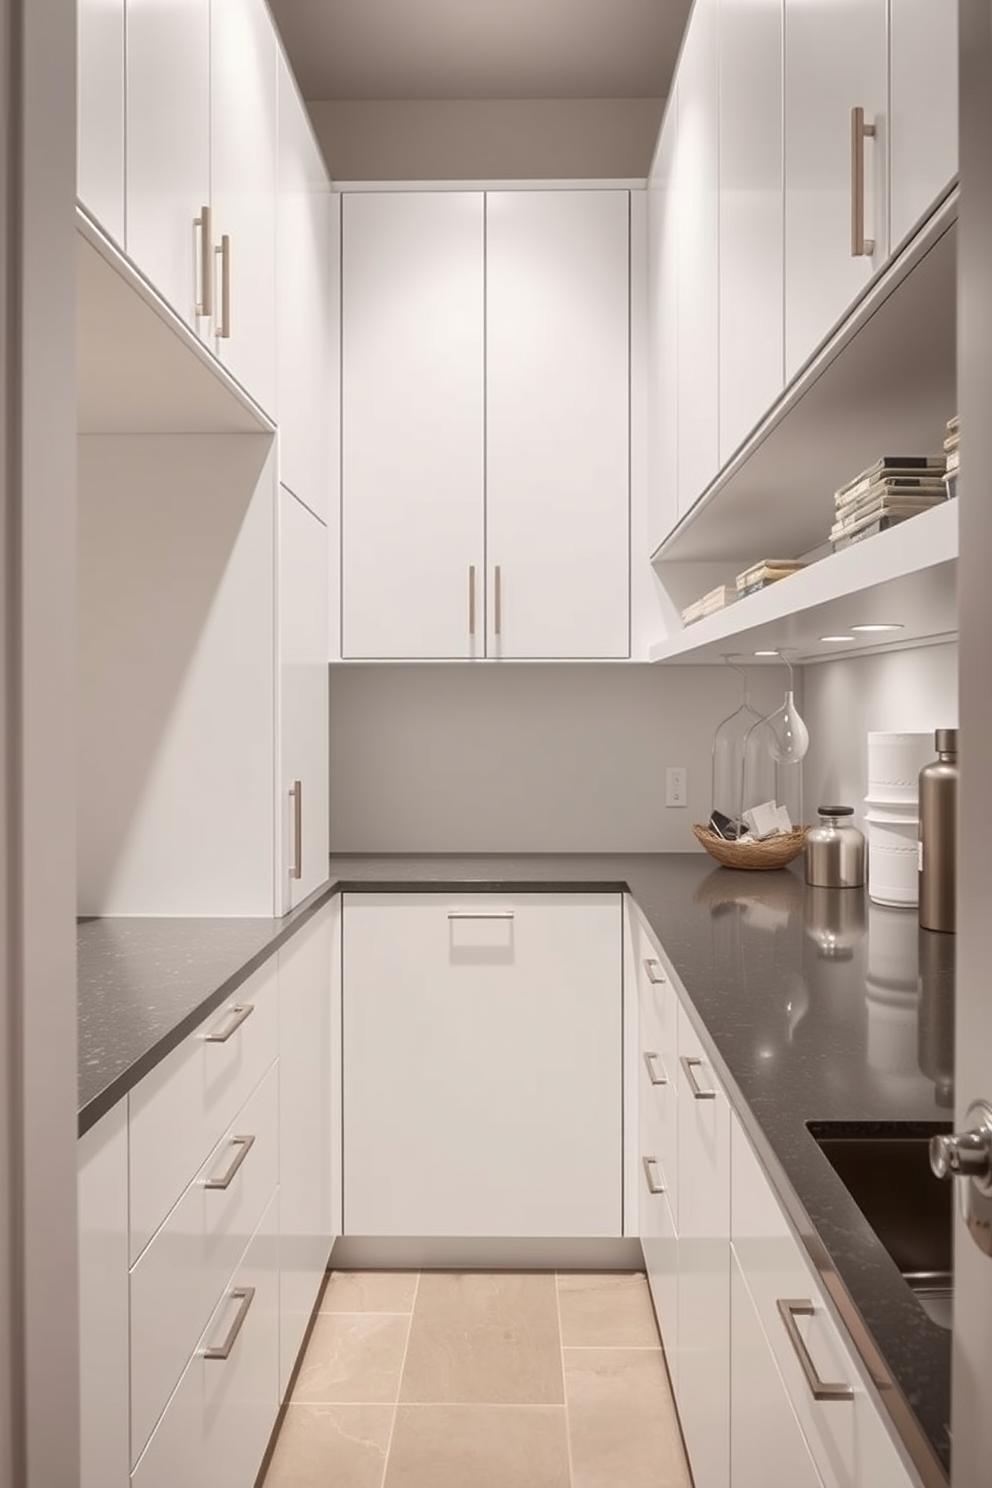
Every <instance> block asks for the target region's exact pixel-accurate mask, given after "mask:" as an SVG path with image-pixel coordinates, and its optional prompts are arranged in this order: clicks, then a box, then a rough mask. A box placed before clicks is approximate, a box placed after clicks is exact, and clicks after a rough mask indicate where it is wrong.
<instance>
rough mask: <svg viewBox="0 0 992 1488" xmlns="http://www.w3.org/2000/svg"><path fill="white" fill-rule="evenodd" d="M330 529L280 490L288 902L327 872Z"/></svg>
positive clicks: (282, 804) (283, 841)
mask: <svg viewBox="0 0 992 1488" xmlns="http://www.w3.org/2000/svg"><path fill="white" fill-rule="evenodd" d="M327 560H328V542H327V528H326V527H325V526H324V524H323V522H319V521H318V520H317V518H316V517H315V516H314V515H313V513H312V512H310V511H308V510H307V508H306V507H305V506H304V505H303V504H302V503H301V502H299V501H297V499H296V497H295V496H293V495H291V494H290V493H289V491H286V490H284V489H283V488H282V487H280V490H279V681H280V702H279V709H280V721H279V729H280V741H281V758H282V766H281V770H280V777H281V781H282V789H281V791H280V793H279V825H280V846H281V852H280V857H281V862H282V872H281V890H280V893H281V901H282V909H283V910H284V911H285V910H289V909H292V908H293V906H294V905H296V904H299V903H300V902H301V900H303V899H305V898H306V897H307V895H308V894H310V893H312V892H313V890H314V889H316V888H319V887H320V885H321V884H322V883H324V882H325V881H326V879H327V871H328V869H327V855H328V851H329V840H328V839H329V830H330V829H329V824H328V815H327V813H328V795H329V791H330V785H329V775H328V771H329V762H328V752H327V750H328V742H327V741H328V727H329V724H328V711H327V710H328V696H327V692H328V674H327Z"/></svg>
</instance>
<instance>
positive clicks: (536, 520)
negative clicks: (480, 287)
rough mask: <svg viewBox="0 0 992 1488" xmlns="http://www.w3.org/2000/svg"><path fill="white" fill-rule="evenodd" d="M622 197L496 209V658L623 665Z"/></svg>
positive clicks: (489, 198)
mask: <svg viewBox="0 0 992 1488" xmlns="http://www.w3.org/2000/svg"><path fill="white" fill-rule="evenodd" d="M629 219H630V199H629V193H628V192H626V191H515V192H503V191H496V192H488V193H487V195H486V435H485V437H486V514H487V517H486V520H487V564H488V576H489V589H488V593H487V606H486V609H487V616H486V634H487V647H488V652H489V654H490V655H492V656H495V657H497V658H499V657H504V658H508V659H509V658H581V657H588V658H600V657H604V658H605V657H623V656H626V655H628V653H629V648H630V633H629V629H630V622H629V563H630V556H629V546H630V544H629V458H630V456H629V443H630V440H629V375H630V374H629V368H630V349H629V319H630V311H629V303H630V289H629V277H630V276H629Z"/></svg>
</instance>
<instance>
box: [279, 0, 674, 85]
mask: <svg viewBox="0 0 992 1488" xmlns="http://www.w3.org/2000/svg"><path fill="white" fill-rule="evenodd" d="M270 4H271V9H272V12H273V15H274V16H275V19H276V23H277V25H278V26H279V30H280V32H281V34H282V38H283V42H284V44H285V47H286V50H287V53H288V55H289V60H290V63H291V64H292V67H293V70H294V71H295V73H296V77H297V80H298V82H299V85H300V89H301V91H302V93H303V96H304V98H306V99H307V101H308V102H313V101H317V100H386V99H404V100H406V99H410V100H414V99H522V98H660V97H662V96H664V95H665V94H666V93H667V92H668V87H669V81H670V79H671V76H672V72H673V70H674V66H675V60H676V57H677V55H678V49H679V46H680V44H681V40H682V33H683V31H684V29H685V21H686V16H687V14H688V11H689V8H690V4H691V0H270Z"/></svg>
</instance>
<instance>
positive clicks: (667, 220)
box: [648, 85, 679, 552]
mask: <svg viewBox="0 0 992 1488" xmlns="http://www.w3.org/2000/svg"><path fill="white" fill-rule="evenodd" d="M678 132H679V113H678V87H677V85H675V86H673V89H672V93H671V95H670V96H669V100H668V107H667V109H666V111H665V122H664V123H663V125H662V127H661V135H660V138H659V140H658V149H657V151H656V152H655V158H654V163H653V165H652V168H651V175H650V178H649V180H648V407H649V409H650V417H649V420H648V429H649V440H650V443H649V446H648V483H649V492H650V494H649V497H648V549H649V551H650V552H654V550H655V548H656V547H657V546H658V544H659V543H660V542H661V541H662V539H663V538H665V537H667V536H668V533H669V532H670V531H671V529H672V528H673V527H674V526H675V523H676V522H677V521H678V514H679V511H678V504H679V494H678V481H679V443H678V441H679V386H678V383H679V366H678V305H679V282H678V268H679V252H678V250H679V244H678V203H677V200H676V196H675V157H676V150H677V145H678Z"/></svg>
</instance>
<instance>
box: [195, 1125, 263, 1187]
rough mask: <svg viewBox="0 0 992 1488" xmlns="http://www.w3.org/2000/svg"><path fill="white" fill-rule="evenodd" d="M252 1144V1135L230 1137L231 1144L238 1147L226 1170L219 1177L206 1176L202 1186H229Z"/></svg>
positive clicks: (253, 1139)
mask: <svg viewBox="0 0 992 1488" xmlns="http://www.w3.org/2000/svg"><path fill="white" fill-rule="evenodd" d="M254 1145H255V1138H254V1137H232V1138H231V1146H232V1147H236V1148H237V1149H238V1150H237V1152H235V1154H234V1156H233V1158H232V1159H231V1161H230V1162H229V1163H228V1165H227V1169H226V1171H225V1172H223V1173H221V1174H220V1176H219V1177H213V1178H208V1179H207V1181H206V1183H205V1184H204V1185H203V1186H204V1188H230V1186H231V1183H232V1181H233V1179H234V1175H235V1173H236V1172H237V1171H238V1169H239V1168H240V1166H241V1164H242V1163H243V1162H244V1160H245V1158H246V1157H247V1156H248V1154H249V1152H250V1151H251V1149H252V1147H253V1146H254Z"/></svg>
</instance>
